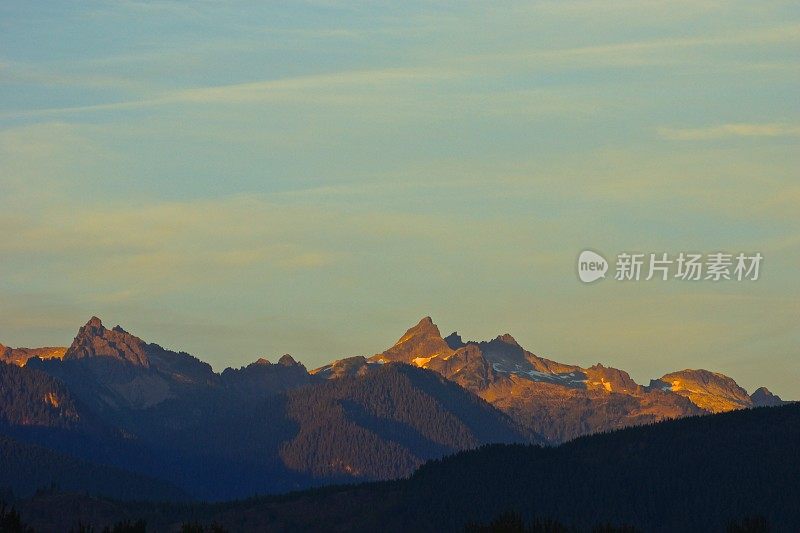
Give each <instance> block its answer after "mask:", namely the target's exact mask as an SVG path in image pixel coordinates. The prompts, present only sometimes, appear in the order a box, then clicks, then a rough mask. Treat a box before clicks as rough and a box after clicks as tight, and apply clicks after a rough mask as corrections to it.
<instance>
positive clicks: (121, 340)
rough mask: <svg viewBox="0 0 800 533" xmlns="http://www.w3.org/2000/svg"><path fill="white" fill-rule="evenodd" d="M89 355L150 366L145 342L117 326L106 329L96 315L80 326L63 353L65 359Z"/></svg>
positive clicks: (87, 356) (81, 357)
mask: <svg viewBox="0 0 800 533" xmlns="http://www.w3.org/2000/svg"><path fill="white" fill-rule="evenodd" d="M90 357H109V358H112V359H117V360H120V361H126V362H128V363H130V364H132V365H136V366H142V367H149V366H150V359H149V358H148V357H147V354H146V353H145V343H144V342H142V340H141V339H140V338H138V337H135V336H133V335H131V334H130V333H128V332H126V331H125V330H123V329H122V328H121V327H119V326H117V327H115V328H114V329H111V330H109V329H106V328H105V327H104V326H103V322H102V320H100V319H99V318H98V317H96V316H93V317H92V318H90V319H89V321H88V322H87V323H86V325H85V326H83V327H81V329H80V330H79V331H78V335H77V336H76V337H75V340H73V341H72V345H71V346H70V347H69V348H68V349H67V353H66V354H65V355H64V359H66V360H75V359H85V358H90Z"/></svg>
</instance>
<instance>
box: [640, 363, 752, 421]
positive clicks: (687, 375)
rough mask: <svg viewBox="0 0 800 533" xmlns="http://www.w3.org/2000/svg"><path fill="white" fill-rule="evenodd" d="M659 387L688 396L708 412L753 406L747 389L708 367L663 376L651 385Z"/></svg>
mask: <svg viewBox="0 0 800 533" xmlns="http://www.w3.org/2000/svg"><path fill="white" fill-rule="evenodd" d="M653 385H655V386H659V387H660V388H661V389H662V390H669V391H671V392H674V393H675V394H679V395H681V396H684V397H686V398H688V399H689V400H690V401H691V402H692V403H693V404H695V405H696V406H698V407H700V408H701V409H703V410H705V411H708V412H710V413H722V412H725V411H732V410H734V409H744V408H747V407H752V406H753V400H752V399H751V398H750V396H748V394H747V391H746V390H744V389H743V388H742V387H740V386H739V385H738V384H737V383H736V382H735V381H734V380H733V379H732V378H729V377H728V376H726V375H724V374H719V373H717V372H710V371H708V370H689V369H687V370H681V371H680V372H672V373H671V374H666V375H664V376H663V377H662V378H661V379H660V380H657V381H656V382H654V383H653V384H651V387H652V386H653Z"/></svg>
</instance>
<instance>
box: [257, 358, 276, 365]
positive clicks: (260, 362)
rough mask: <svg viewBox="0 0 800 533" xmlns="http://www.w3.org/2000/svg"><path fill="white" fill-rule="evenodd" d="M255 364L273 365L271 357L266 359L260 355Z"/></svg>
mask: <svg viewBox="0 0 800 533" xmlns="http://www.w3.org/2000/svg"><path fill="white" fill-rule="evenodd" d="M253 364H254V365H259V366H263V365H271V364H272V363H270V362H269V359H266V358H264V357H259V358H258V359H256V361H255V362H254V363H253Z"/></svg>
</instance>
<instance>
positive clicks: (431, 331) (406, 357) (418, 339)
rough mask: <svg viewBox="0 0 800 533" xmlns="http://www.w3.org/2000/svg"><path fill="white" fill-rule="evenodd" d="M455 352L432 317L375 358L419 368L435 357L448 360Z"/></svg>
mask: <svg viewBox="0 0 800 533" xmlns="http://www.w3.org/2000/svg"><path fill="white" fill-rule="evenodd" d="M452 354H453V350H452V349H451V348H450V346H448V345H447V343H446V342H445V341H444V339H443V338H442V335H441V334H440V333H439V328H438V327H437V326H436V324H434V323H433V320H431V317H429V316H426V317H425V318H423V319H422V320H420V321H419V323H418V324H417V325H416V326H414V327H412V328H410V329H409V330H408V331H406V333H405V334H404V335H403V336H402V337H400V340H398V341H397V342H396V343H395V345H394V346H392V347H391V348H389V349H388V350H386V351H385V352H383V353H382V354H378V355H376V356H374V357H373V359H374V360H376V361H380V362H383V363H390V362H391V363H393V362H401V363H409V364H413V365H415V366H419V367H425V366H426V364H427V363H428V362H429V361H430V360H431V359H433V358H435V357H442V358H445V359H446V358H448V357H449V356H451V355H452Z"/></svg>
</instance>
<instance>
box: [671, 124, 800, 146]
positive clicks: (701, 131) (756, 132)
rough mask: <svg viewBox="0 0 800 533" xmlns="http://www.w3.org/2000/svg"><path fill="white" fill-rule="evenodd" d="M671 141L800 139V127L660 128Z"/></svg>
mask: <svg viewBox="0 0 800 533" xmlns="http://www.w3.org/2000/svg"><path fill="white" fill-rule="evenodd" d="M658 134H659V135H660V136H661V137H662V138H664V139H668V140H670V141H710V140H716V139H725V138H731V137H800V126H798V125H794V124H781V123H764V124H758V123H746V122H739V123H732V124H720V125H716V126H705V127H702V128H659V129H658Z"/></svg>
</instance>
